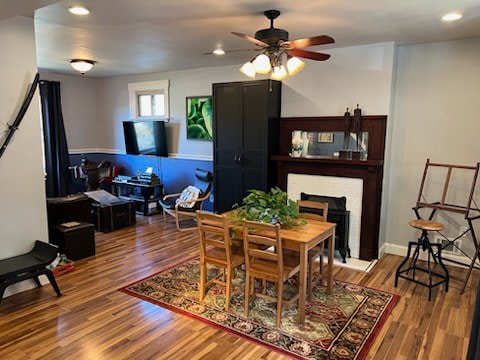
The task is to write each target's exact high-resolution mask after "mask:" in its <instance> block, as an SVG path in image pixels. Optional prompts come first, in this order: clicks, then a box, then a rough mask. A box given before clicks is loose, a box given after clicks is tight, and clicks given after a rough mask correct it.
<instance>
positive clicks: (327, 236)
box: [280, 219, 336, 325]
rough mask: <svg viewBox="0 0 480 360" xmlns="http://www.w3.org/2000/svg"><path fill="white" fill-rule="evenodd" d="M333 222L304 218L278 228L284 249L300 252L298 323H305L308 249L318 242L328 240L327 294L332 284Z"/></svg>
mask: <svg viewBox="0 0 480 360" xmlns="http://www.w3.org/2000/svg"><path fill="white" fill-rule="evenodd" d="M335 226H336V224H334V223H329V222H325V221H318V220H311V219H308V220H306V224H304V225H299V226H295V227H292V228H289V229H280V236H281V237H282V240H283V244H282V245H283V246H284V248H285V249H291V250H296V251H298V252H299V254H300V274H299V282H300V283H299V289H298V291H299V298H298V324H299V325H304V324H305V303H306V299H307V273H308V258H309V257H308V251H309V250H310V249H312V248H313V247H315V246H317V245H318V244H320V243H322V242H324V241H328V264H327V271H326V279H327V294H330V293H331V292H332V286H333V252H334V248H335V243H334V239H335Z"/></svg>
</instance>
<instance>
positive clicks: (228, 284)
mask: <svg viewBox="0 0 480 360" xmlns="http://www.w3.org/2000/svg"><path fill="white" fill-rule="evenodd" d="M226 272H227V279H226V288H227V289H226V291H225V310H227V311H229V310H230V294H231V292H232V278H233V274H232V272H233V271H232V269H231V268H228V269H227V271H226Z"/></svg>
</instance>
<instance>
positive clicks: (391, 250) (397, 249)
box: [382, 243, 471, 268]
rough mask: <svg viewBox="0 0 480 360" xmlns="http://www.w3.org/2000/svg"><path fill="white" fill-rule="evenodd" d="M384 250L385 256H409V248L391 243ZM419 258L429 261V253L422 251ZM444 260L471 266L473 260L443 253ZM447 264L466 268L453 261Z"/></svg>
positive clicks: (386, 244)
mask: <svg viewBox="0 0 480 360" xmlns="http://www.w3.org/2000/svg"><path fill="white" fill-rule="evenodd" d="M382 248H384V249H385V254H391V255H398V256H401V257H405V256H406V255H407V251H408V246H405V245H397V244H391V243H385V245H384V246H382ZM412 253H413V252H412ZM418 258H419V259H420V260H423V261H427V260H428V258H427V252H426V251H420V254H419V256H418ZM442 258H444V259H450V260H453V261H457V262H461V263H464V264H470V263H471V260H470V259H469V258H468V257H467V256H464V255H455V254H447V253H443V252H442ZM445 263H446V264H447V265H451V266H455V267H461V268H465V266H462V265H460V264H456V263H454V262H451V261H446V262H445Z"/></svg>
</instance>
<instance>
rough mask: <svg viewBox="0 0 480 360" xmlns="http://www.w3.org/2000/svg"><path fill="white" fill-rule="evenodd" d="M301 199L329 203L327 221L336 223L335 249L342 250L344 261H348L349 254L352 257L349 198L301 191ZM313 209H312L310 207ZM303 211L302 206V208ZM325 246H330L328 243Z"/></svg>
mask: <svg viewBox="0 0 480 360" xmlns="http://www.w3.org/2000/svg"><path fill="white" fill-rule="evenodd" d="M300 200H309V201H317V202H323V203H328V216H327V221H328V222H332V223H336V224H337V226H336V228H335V250H338V251H339V252H340V255H341V256H342V261H343V263H346V262H347V256H348V257H349V258H351V255H350V246H349V243H348V238H349V229H350V211H349V210H347V198H346V197H345V196H342V197H334V196H326V195H314V194H306V193H304V192H301V193H300ZM310 211H311V209H310ZM300 212H302V208H300ZM325 246H328V245H327V244H326V245H325Z"/></svg>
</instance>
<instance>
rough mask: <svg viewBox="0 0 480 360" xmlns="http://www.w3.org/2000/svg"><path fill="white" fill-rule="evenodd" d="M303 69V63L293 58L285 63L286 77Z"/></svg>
mask: <svg viewBox="0 0 480 360" xmlns="http://www.w3.org/2000/svg"><path fill="white" fill-rule="evenodd" d="M304 67H305V63H304V62H303V61H302V60H300V59H299V58H297V57H295V56H293V57H291V58H290V59H288V61H287V70H288V75H290V76H293V75H295V74H296V73H298V72H299V71H300V70H302V69H303V68H304Z"/></svg>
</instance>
